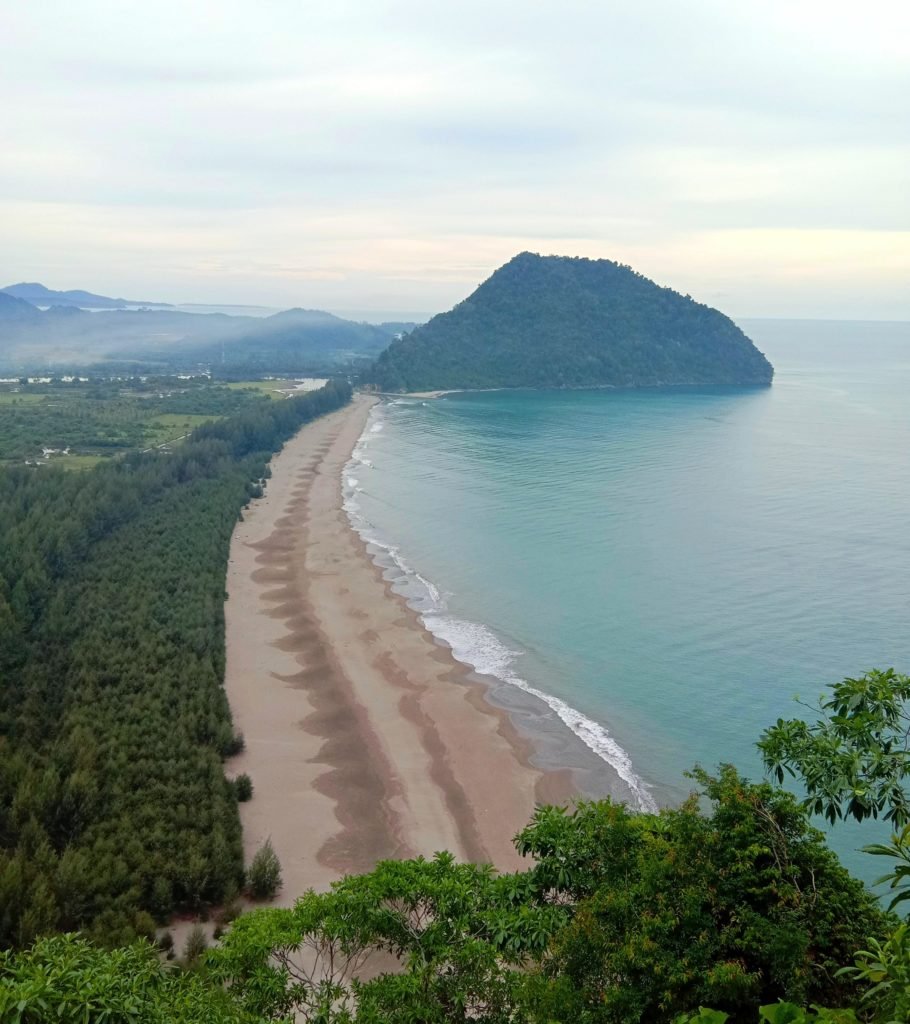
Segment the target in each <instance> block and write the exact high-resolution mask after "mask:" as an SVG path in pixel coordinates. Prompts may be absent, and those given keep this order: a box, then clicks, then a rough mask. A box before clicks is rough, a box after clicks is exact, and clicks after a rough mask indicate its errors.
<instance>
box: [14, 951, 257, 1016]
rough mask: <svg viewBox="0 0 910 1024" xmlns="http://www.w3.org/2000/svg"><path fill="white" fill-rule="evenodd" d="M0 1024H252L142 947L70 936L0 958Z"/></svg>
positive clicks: (207, 986) (220, 996)
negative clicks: (105, 945)
mask: <svg viewBox="0 0 910 1024" xmlns="http://www.w3.org/2000/svg"><path fill="white" fill-rule="evenodd" d="M0 1021H3V1024H47V1022H48V1021H66V1022H69V1021H80V1022H82V1021H85V1022H89V1024H95V1022H98V1024H101V1022H110V1024H121V1022H123V1024H126V1022H129V1024H254V1021H253V1019H252V1018H250V1017H249V1016H247V1015H246V1014H245V1013H243V1011H242V1010H241V1009H240V1008H239V1007H238V1006H237V1004H236V1003H235V1002H234V1001H233V1000H232V999H231V998H230V996H229V995H228V994H226V993H224V992H222V991H221V990H220V989H219V988H218V986H216V985H213V984H212V983H211V982H210V981H208V979H206V978H205V977H204V976H196V975H194V974H185V973H183V972H180V971H177V970H174V969H172V968H167V967H163V966H162V964H161V961H160V960H159V958H158V954H157V952H156V951H155V948H154V947H153V946H151V945H149V944H147V943H142V944H138V945H133V946H129V947H127V948H124V949H115V950H102V949H99V948H97V947H95V946H92V945H90V944H89V943H88V942H86V941H85V940H84V939H80V938H78V937H77V936H74V935H60V936H56V937H54V938H49V939H42V940H40V941H39V942H37V943H35V945H34V946H33V947H32V948H31V949H30V950H28V951H27V952H23V953H19V954H18V955H11V954H9V953H5V954H4V953H0Z"/></svg>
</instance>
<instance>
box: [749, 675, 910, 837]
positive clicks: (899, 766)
mask: <svg viewBox="0 0 910 1024" xmlns="http://www.w3.org/2000/svg"><path fill="white" fill-rule="evenodd" d="M908 702H910V676H902V675H898V674H897V673H896V672H895V671H894V669H888V670H887V671H884V672H883V671H879V670H876V669H873V670H871V671H870V672H867V673H866V674H865V675H863V676H860V677H859V678H857V679H844V680H843V682H840V683H837V684H835V685H834V686H832V687H830V689H829V695H828V696H827V697H825V696H823V697H821V698H820V699H819V706H818V708H817V709H815V710H817V711H818V712H819V713H820V714H821V715H822V718H820V719H819V720H818V721H817V722H816V723H815V724H814V725H808V724H807V723H806V722H804V721H802V720H800V719H790V720H788V721H784V720H783V719H779V720H778V722H777V724H776V725H774V726H772V727H771V728H770V729H768V730H766V731H765V733H764V734H763V735H762V738H761V740H760V741H759V744H758V748H759V750H760V751H761V754H762V758H763V760H764V763H765V767H766V768H767V769H768V770H769V771H770V772H773V773H774V775H775V776H776V777H777V779H778V781H783V779H784V775H785V773H789V774H790V775H791V776H794V777H798V778H799V779H800V780H801V781H802V783H803V784H804V785H805V787H806V791H807V793H808V801H807V806H808V807H809V808H810V810H811V811H812V812H813V813H814V814H824V815H825V817H826V818H827V819H828V820H829V821H830V822H832V823H833V822H835V821H837V820H838V819H839V818H843V817H848V816H849V817H853V818H856V819H857V820H858V821H862V820H864V819H865V818H877V817H879V816H880V815H881V816H883V817H884V818H886V819H887V820H889V821H893V822H894V823H895V825H897V826H902V825H906V824H908V823H910V802H908V799H907V793H906V791H905V789H904V786H905V783H906V780H907V778H908V776H910V745H908V740H910V731H908V730H910V709H908Z"/></svg>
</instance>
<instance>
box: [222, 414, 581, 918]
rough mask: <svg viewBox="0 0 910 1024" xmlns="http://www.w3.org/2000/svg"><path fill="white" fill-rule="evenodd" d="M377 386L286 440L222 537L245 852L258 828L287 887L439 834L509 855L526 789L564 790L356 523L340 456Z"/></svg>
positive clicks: (469, 855)
mask: <svg viewBox="0 0 910 1024" xmlns="http://www.w3.org/2000/svg"><path fill="white" fill-rule="evenodd" d="M376 401H377V399H376V398H374V397H370V396H358V397H355V399H354V401H353V403H352V404H351V405H350V406H348V407H346V408H345V409H342V410H339V411H337V412H334V413H331V414H329V415H328V416H325V417H324V418H322V419H320V420H317V421H316V422H314V423H312V424H309V425H307V426H306V427H305V428H303V430H301V431H300V433H298V434H297V435H296V436H295V437H294V438H293V439H292V440H291V441H289V442H288V444H287V445H286V446H285V448H284V449H283V450H282V451H281V452H280V453H279V454H278V455H277V456H276V457H275V458H274V459H273V460H272V464H271V470H272V477H271V479H270V481H269V483H268V486H267V488H266V493H265V495H264V496H263V497H262V498H260V499H256V500H254V501H253V502H251V504H250V507H249V509H248V510H247V511H246V512H245V514H244V520H243V521H242V522H241V523H238V525H237V527H236V529H235V531H234V535H233V538H232V542H231V553H230V563H229V566H228V573H227V580H226V589H227V594H228V600H227V601H226V604H225V620H226V645H227V666H226V672H225V689H226V692H227V696H228V700H229V702H230V705H231V709H232V713H233V715H234V721H235V726H236V728H237V729H238V730H239V731H240V732H242V733H243V734H244V738H245V749H244V751H243V752H242V753H241V754H239V755H238V756H237V757H236V758H233V759H232V760H231V761H230V763H229V765H228V770H229V772H230V773H231V774H232V775H234V774H239V773H241V772H247V773H248V774H249V775H250V776H251V778H252V780H253V786H254V793H253V799H252V800H251V801H249V802H247V803H244V804H241V806H240V814H241V820H242V823H243V830H244V850H245V855H246V859H247V862H249V860H250V859H251V858H252V855H253V853H254V852H255V851H256V850H257V849H258V848H259V846H260V845H261V844H262V842H263V841H264V840H265V839H267V838H271V841H272V844H273V846H274V847H275V850H276V853H277V854H278V857H279V860H280V861H281V864H282V872H283V878H284V886H283V889H282V891H281V893H280V894H279V896H278V899H277V902H279V903H282V904H292V903H293V901H294V899H295V898H296V897H297V896H298V895H300V894H301V893H303V892H304V891H305V890H306V889H308V888H311V887H315V888H325V887H327V886H328V884H329V883H330V882H331V881H333V880H334V879H336V878H338V877H340V876H341V875H342V874H345V873H350V872H359V871H365V870H369V869H370V868H371V867H372V866H373V864H375V862H376V861H377V860H379V859H382V858H383V857H404V856H414V855H417V854H423V855H425V856H431V855H432V854H433V853H434V852H436V851H437V850H442V849H447V850H450V851H451V852H452V853H453V854H455V856H456V857H459V858H461V859H467V860H474V861H490V862H492V863H493V864H495V865H496V866H497V867H498V868H500V869H503V870H509V869H513V868H515V867H517V866H519V864H520V863H521V858H519V857H518V855H517V853H516V852H515V850H514V848H513V846H512V838H513V836H514V834H515V833H516V832H517V831H518V830H519V829H520V828H522V827H523V826H524V825H525V824H526V823H527V822H528V820H529V819H530V817H531V815H532V813H533V810H534V806H535V804H536V803H538V802H562V803H565V802H567V801H568V800H569V799H571V797H572V795H573V793H574V782H573V779H572V776H571V772H570V771H569V770H568V769H562V770H560V769H553V770H547V769H542V768H540V767H538V766H536V765H535V764H533V763H532V755H533V753H534V748H533V743H532V741H531V739H530V738H529V737H528V736H526V735H523V734H522V733H520V732H519V730H518V729H517V728H516V726H515V725H514V724H513V721H512V718H511V717H510V714H509V713H508V712H507V711H506V710H505V709H502V708H499V707H497V706H495V705H494V704H492V703H490V701H489V700H488V699H487V696H486V694H487V689H488V688H487V686H486V685H485V683H484V682H483V681H482V679H481V678H479V677H477V676H476V675H474V674H473V673H472V671H471V669H470V668H469V666H466V665H464V664H462V663H461V662H459V661H457V660H456V659H455V657H454V656H453V654H452V652H451V650H450V649H448V648H447V647H443V646H442V645H440V644H439V643H437V642H435V641H434V638H433V637H432V635H431V634H430V633H429V632H428V631H427V630H426V629H425V628H424V626H423V624H422V623H421V621H420V617H419V615H418V614H417V613H416V612H415V611H414V610H413V609H411V608H410V607H409V606H408V605H407V603H406V601H405V599H404V598H403V597H402V596H401V595H399V594H397V593H395V591H394V590H393V588H392V585H391V583H390V582H389V581H388V580H387V579H386V578H385V576H384V572H383V569H382V567H381V566H379V565H377V564H376V563H375V562H374V560H373V558H372V556H371V554H370V552H369V550H368V547H367V544H366V543H365V542H364V541H363V540H362V539H361V538H360V536H358V534H357V533H356V532H355V531H354V529H353V527H352V525H351V523H350V521H349V519H348V516H347V513H346V512H345V511H344V509H343V507H342V501H343V494H342V471H343V469H344V467H345V465H346V464H347V463H348V461H349V460H350V458H351V455H352V452H353V450H354V448H355V446H356V444H357V442H358V440H359V439H360V437H361V434H362V432H363V430H364V428H365V426H366V423H367V419H368V416H369V413H370V410H371V408H372V406H373V405H374V404H375V402H376ZM491 779H495V780H496V785H495V786H491V785H490V780H491Z"/></svg>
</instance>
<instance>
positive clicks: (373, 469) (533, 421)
mask: <svg viewBox="0 0 910 1024" xmlns="http://www.w3.org/2000/svg"><path fill="white" fill-rule="evenodd" d="M742 326H743V328H744V329H745V330H746V332H747V333H748V334H749V335H750V337H752V338H753V339H754V340H755V342H756V344H757V345H758V346H759V348H761V349H762V350H763V351H764V352H765V353H766V354H767V355H768V357H769V358H770V359H771V361H772V362H773V364H774V366H775V368H776V377H775V381H774V385H773V386H772V387H771V388H764V389H726V388H725V389H672V390H660V391H658V390H649V391H578V392H560V391H553V392H490V393H477V394H458V395H449V396H446V397H444V398H441V399H437V400H434V401H424V400H420V399H410V398H407V399H394V400H391V401H387V402H384V403H383V404H382V405H381V406H379V407H377V409H376V410H375V413H374V415H373V417H372V419H371V422H370V424H369V425H368V427H367V430H366V432H365V434H364V436H363V438H362V439H361V442H360V444H359V445H358V447H357V450H356V451H355V456H354V459H353V460H352V462H351V464H350V465H349V467H348V469H347V471H346V477H345V486H346V493H347V507H348V510H349V512H350V514H351V516H352V519H353V521H354V524H355V526H357V528H358V529H360V530H361V532H362V533H363V534H364V535H365V536H366V537H367V538H368V539H369V540H371V541H372V542H373V544H374V546H373V549H372V550H373V551H374V554H375V555H376V556H377V558H379V559H380V560H381V561H382V562H383V564H384V565H385V566H386V567H387V574H388V576H389V578H390V579H393V580H394V581H395V584H396V586H397V587H398V588H399V589H400V590H401V591H402V592H403V593H405V594H406V595H407V596H408V598H409V600H410V601H411V602H412V604H413V605H414V607H416V608H417V609H418V610H420V611H421V613H422V615H423V617H424V621H425V623H426V625H427V627H428V628H429V629H430V630H432V631H433V632H434V633H435V634H436V635H437V637H439V638H440V639H441V640H443V641H445V642H446V643H448V644H449V645H450V646H451V647H452V648H453V650H454V653H455V655H456V657H458V658H460V659H461V660H463V661H465V662H466V663H467V664H470V665H472V666H473V667H474V668H475V669H476V670H477V671H479V672H483V673H486V674H489V675H490V676H492V677H493V679H494V681H495V685H494V688H493V693H492V696H493V699H494V700H496V701H497V702H499V703H501V704H503V705H504V706H507V707H510V708H512V709H513V711H514V712H515V715H516V717H517V719H518V721H519V724H520V725H522V724H523V725H524V726H525V727H526V728H527V729H528V730H529V731H531V732H534V733H535V735H537V736H538V737H539V738H540V740H541V742H540V758H541V760H542V762H547V763H569V764H570V765H573V766H575V767H576V768H577V769H578V777H579V781H580V784H581V785H582V787H583V788H584V789H586V790H587V791H588V792H591V793H597V792H603V791H605V789H608V788H610V787H609V786H608V784H607V783H606V782H605V780H608V779H610V778H615V777H616V775H615V773H618V777H619V780H620V781H619V783H618V787H619V788H618V789H617V788H616V787H615V786H614V787H612V788H613V791H614V792H616V793H618V795H620V796H622V797H624V798H625V799H628V800H629V801H630V802H632V803H633V804H638V805H639V806H642V807H645V808H653V807H654V806H655V805H657V804H672V803H675V802H678V801H679V800H681V799H682V798H684V796H685V795H686V794H687V793H688V791H689V783H688V781H687V780H686V779H685V777H684V776H683V773H684V771H685V770H686V769H688V768H690V767H691V766H692V765H693V764H695V763H701V764H703V765H705V766H714V765H716V764H718V763H719V762H732V763H733V764H735V765H737V766H738V767H739V768H740V769H741V770H743V771H744V772H746V773H748V774H750V775H752V776H753V777H757V776H760V774H761V766H760V762H759V759H758V757H757V754H756V751H755V748H754V743H755V740H756V739H757V737H758V736H759V734H760V733H761V731H762V729H763V728H765V727H766V726H767V725H769V724H771V723H773V722H774V721H775V720H776V719H777V718H778V717H781V716H785V717H786V716H791V715H796V714H799V713H800V708H799V707H798V706H797V705H795V704H794V703H793V697H794V696H795V695H797V694H798V695H799V696H801V697H802V698H803V699H807V700H811V699H813V698H815V697H817V696H818V695H819V694H820V693H821V691H822V689H823V688H824V686H825V685H826V684H827V683H829V682H834V681H836V680H838V679H840V678H843V677H844V676H846V675H854V674H857V673H860V672H862V671H864V670H865V669H868V668H871V667H889V666H894V667H895V668H897V669H898V670H899V671H905V672H910V402H908V395H910V324H884V323H858V322H857V323H838V322H823V321H749V322H745V321H744V322H743V324H742ZM606 765H609V766H610V767H609V769H608V770H607V769H606ZM598 767H601V768H604V769H605V770H604V771H601V772H598ZM881 834H882V828H881V826H872V827H871V828H867V827H864V828H862V829H860V828H858V827H856V826H845V825H839V826H838V827H837V828H836V829H835V830H834V831H833V833H832V843H833V845H835V847H836V848H837V849H838V851H839V852H840V853H841V855H842V856H843V858H844V859H845V861H846V862H848V863H849V864H850V866H851V867H852V868H853V869H854V870H856V871H857V872H858V873H860V874H862V875H863V876H865V877H867V878H868V877H869V876H870V873H871V874H872V875H874V874H875V870H876V868H875V866H874V865H868V864H867V863H866V862H867V861H868V860H870V858H865V857H863V856H862V855H859V854H857V853H856V852H855V851H856V849H857V848H858V847H859V846H860V845H861V844H862V843H863V842H867V841H870V840H871V839H872V838H878V836H880V835H881Z"/></svg>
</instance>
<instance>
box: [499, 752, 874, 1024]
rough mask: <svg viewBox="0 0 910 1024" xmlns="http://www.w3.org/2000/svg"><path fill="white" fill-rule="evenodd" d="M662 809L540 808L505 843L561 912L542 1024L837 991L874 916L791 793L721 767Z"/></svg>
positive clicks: (730, 1006)
mask: <svg viewBox="0 0 910 1024" xmlns="http://www.w3.org/2000/svg"><path fill="white" fill-rule="evenodd" d="M696 776H697V778H698V780H699V782H700V783H701V784H702V787H703V791H704V794H705V796H706V797H707V798H708V799H709V800H710V802H711V805H712V810H711V813H710V815H704V814H701V813H699V810H698V803H697V801H696V799H694V798H693V799H691V800H689V801H688V802H687V803H686V804H685V805H683V806H682V807H681V808H679V809H678V810H667V811H663V812H661V814H660V815H659V816H654V815H645V814H633V813H630V812H629V811H628V809H627V808H625V807H623V806H621V805H617V804H612V803H610V802H601V803H596V804H583V805H581V806H580V807H579V808H578V809H577V810H575V811H574V812H572V813H567V812H565V811H562V810H559V809H555V808H543V809H541V810H539V811H538V812H537V814H536V815H535V818H534V820H533V822H532V823H531V825H530V826H529V827H528V828H527V829H526V830H525V831H524V832H523V833H521V835H520V836H519V838H518V848H519V850H520V851H521V852H523V853H526V854H531V855H533V856H534V857H535V859H536V861H537V863H536V865H535V867H534V868H533V869H532V876H533V877H535V878H536V880H537V884H538V888H539V891H540V893H541V894H542V895H543V894H546V898H547V899H550V900H555V901H561V900H566V899H568V900H569V901H570V902H571V904H572V905H573V906H574V914H573V917H572V920H571V922H570V923H569V924H568V926H567V927H566V928H565V929H564V930H563V931H562V932H561V933H560V934H559V935H558V936H557V938H556V940H555V941H554V943H553V945H552V946H551V948H550V949H549V951H548V953H547V956H546V958H545V961H544V973H545V975H546V976H547V977H548V978H549V980H550V991H549V993H548V992H547V991H546V990H544V991H543V992H542V996H541V998H542V999H544V1000H545V1002H544V1003H543V1004H542V1005H544V1006H545V1007H546V1009H547V1011H548V1013H549V1016H550V1018H551V1019H552V1020H558V1021H563V1020H565V1021H570V1020H572V1021H574V1020H581V1021H585V1022H592V1024H593V1022H595V1021H596V1022H600V1021H604V1022H607V1021H609V1022H613V1021H615V1022H631V1021H639V1020H642V1021H663V1020H673V1018H674V1017H675V1016H676V1015H677V1014H679V1013H682V1012H685V1011H687V1010H689V1009H691V1008H692V1007H695V1006H699V1005H705V1006H715V1007H718V1008H720V1009H723V1010H724V1011H727V1012H730V1013H731V1014H734V1015H735V1017H736V1019H737V1020H748V1019H751V1018H754V1016H755V1015H756V1014H757V1012H758V1007H759V1006H760V1005H761V1004H763V1003H767V1002H769V1001H770V1000H774V999H778V998H783V999H788V1000H791V1001H793V1002H796V1003H800V1004H806V1003H808V1002H810V1001H812V1000H818V1001H822V1000H823V1001H825V1002H847V1001H848V997H849V996H850V994H851V991H852V989H851V986H850V985H849V984H845V981H846V979H843V978H841V979H840V980H838V978H837V976H836V975H837V970H838V968H839V967H840V966H841V965H842V964H844V963H846V962H847V961H848V960H849V959H850V958H851V957H852V954H853V951H854V950H855V949H856V948H858V946H859V945H860V944H862V943H863V942H864V941H865V940H864V937H865V936H866V935H869V934H879V935H880V934H883V932H884V930H885V927H886V919H885V917H884V915H883V914H882V913H881V912H880V910H879V909H878V907H877V905H876V904H875V901H874V900H873V899H872V897H871V896H870V895H869V894H868V893H866V891H865V890H864V888H863V886H862V885H861V884H860V883H859V882H858V881H856V880H854V879H852V878H851V877H850V876H849V875H848V873H847V872H846V871H845V870H844V869H843V868H842V867H841V866H840V864H839V863H838V861H837V858H836V857H835V856H834V854H833V853H831V851H830V850H828V849H827V847H826V846H825V844H824V839H823V836H822V835H821V833H819V832H817V831H816V830H814V829H812V828H811V827H810V826H809V825H808V823H807V820H806V816H805V812H804V811H803V810H802V809H801V808H800V806H799V805H798V803H797V802H796V800H795V799H794V798H792V797H791V796H789V794H786V793H784V792H782V791H780V790H777V789H774V788H773V787H771V786H769V785H752V784H750V783H748V782H746V781H745V780H743V779H741V778H739V777H738V776H737V774H736V773H735V772H734V770H733V769H732V768H729V767H725V768H723V769H722V770H721V773H720V775H719V777H717V778H712V777H710V776H708V775H706V774H704V773H702V772H698V773H696Z"/></svg>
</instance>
